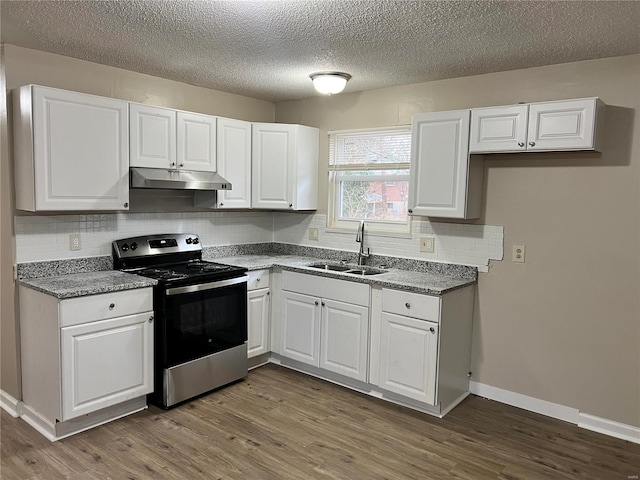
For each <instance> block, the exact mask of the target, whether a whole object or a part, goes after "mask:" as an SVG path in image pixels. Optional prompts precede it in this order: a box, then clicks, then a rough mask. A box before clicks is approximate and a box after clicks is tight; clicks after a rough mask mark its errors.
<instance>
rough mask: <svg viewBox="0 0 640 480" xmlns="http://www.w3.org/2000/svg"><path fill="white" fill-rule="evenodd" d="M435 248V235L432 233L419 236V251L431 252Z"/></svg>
mask: <svg viewBox="0 0 640 480" xmlns="http://www.w3.org/2000/svg"><path fill="white" fill-rule="evenodd" d="M435 249H436V237H434V236H433V235H425V236H424V237H420V251H421V252H427V253H433V252H434V251H435Z"/></svg>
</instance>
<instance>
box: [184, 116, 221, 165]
mask: <svg viewBox="0 0 640 480" xmlns="http://www.w3.org/2000/svg"><path fill="white" fill-rule="evenodd" d="M177 120H178V122H177V128H178V138H177V143H178V157H177V161H178V167H179V168H184V169H186V170H196V171H199V172H215V171H216V117H212V116H210V115H199V114H197V113H187V112H178V118H177Z"/></svg>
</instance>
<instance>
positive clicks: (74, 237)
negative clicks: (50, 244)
mask: <svg viewBox="0 0 640 480" xmlns="http://www.w3.org/2000/svg"><path fill="white" fill-rule="evenodd" d="M69 248H71V250H80V248H82V247H81V245H80V234H79V233H72V234H71V235H69Z"/></svg>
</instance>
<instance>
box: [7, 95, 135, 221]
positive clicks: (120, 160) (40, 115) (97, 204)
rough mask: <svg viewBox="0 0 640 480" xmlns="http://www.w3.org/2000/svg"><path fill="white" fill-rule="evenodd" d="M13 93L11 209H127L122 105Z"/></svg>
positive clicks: (125, 115)
mask: <svg viewBox="0 0 640 480" xmlns="http://www.w3.org/2000/svg"><path fill="white" fill-rule="evenodd" d="M13 95H14V122H13V127H14V135H15V169H16V170H15V176H16V208H18V209H19V210H28V211H45V210H127V209H128V208H129V155H128V151H129V142H128V133H127V132H128V126H129V122H128V109H127V106H128V104H127V102H124V101H120V100H114V99H111V98H104V97H97V96H94V95H86V94H82V93H75V92H68V91H65V90H58V89H54V88H47V87H39V86H33V85H26V86H24V87H21V88H19V89H16V90H14V92H13Z"/></svg>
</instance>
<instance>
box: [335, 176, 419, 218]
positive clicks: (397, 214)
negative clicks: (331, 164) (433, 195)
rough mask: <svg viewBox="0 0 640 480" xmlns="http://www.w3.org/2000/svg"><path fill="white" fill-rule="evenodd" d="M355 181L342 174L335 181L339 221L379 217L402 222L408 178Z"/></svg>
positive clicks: (407, 194)
mask: <svg viewBox="0 0 640 480" xmlns="http://www.w3.org/2000/svg"><path fill="white" fill-rule="evenodd" d="M387 183H388V182H386V181H384V180H371V181H366V180H362V177H360V178H358V179H357V180H355V181H350V180H349V179H348V178H345V177H342V178H341V180H340V181H339V182H338V185H337V188H338V195H339V198H338V217H339V219H340V220H362V219H367V220H382V221H392V222H406V221H407V208H408V198H409V181H408V179H407V180H399V181H394V182H393V185H387Z"/></svg>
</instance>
